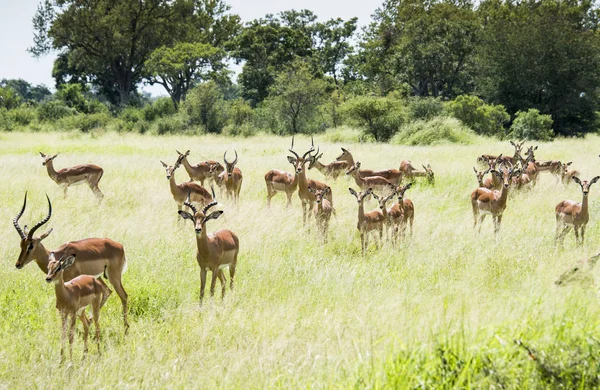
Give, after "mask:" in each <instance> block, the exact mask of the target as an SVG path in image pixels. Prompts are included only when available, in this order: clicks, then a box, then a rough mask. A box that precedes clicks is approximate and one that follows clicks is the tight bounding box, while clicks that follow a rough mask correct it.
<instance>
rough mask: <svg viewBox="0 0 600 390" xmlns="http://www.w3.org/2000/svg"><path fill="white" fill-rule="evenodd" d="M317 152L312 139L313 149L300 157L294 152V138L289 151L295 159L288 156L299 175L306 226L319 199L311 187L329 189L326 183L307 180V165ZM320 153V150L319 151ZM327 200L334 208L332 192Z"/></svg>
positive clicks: (327, 196) (303, 220) (303, 221)
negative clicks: (313, 153) (311, 190)
mask: <svg viewBox="0 0 600 390" xmlns="http://www.w3.org/2000/svg"><path fill="white" fill-rule="evenodd" d="M314 150H315V145H314V142H313V141H312V138H311V147H310V149H309V150H308V151H307V152H306V153H304V154H303V155H302V157H300V156H299V155H298V153H296V152H294V137H293V136H292V147H291V148H290V149H289V151H290V153H292V154H293V155H294V156H295V157H292V156H288V161H289V162H290V164H292V165H293V166H294V169H295V171H296V173H297V174H298V197H299V198H300V202H301V203H302V224H303V225H305V224H306V220H307V217H308V218H309V219H310V214H311V213H310V211H311V210H312V209H313V208H314V207H315V202H316V201H317V197H316V196H315V195H314V194H313V193H312V192H310V191H309V190H308V189H309V187H310V188H312V189H314V190H324V189H325V188H326V187H329V186H328V185H327V184H325V183H321V182H319V181H316V180H311V179H307V178H306V168H305V166H306V163H307V162H310V160H311V159H312V156H311V153H312V152H313V151H314ZM317 153H318V149H317ZM325 198H326V199H327V200H328V201H329V203H331V205H332V207H333V196H332V194H331V191H329V192H328V193H327V195H326V196H325Z"/></svg>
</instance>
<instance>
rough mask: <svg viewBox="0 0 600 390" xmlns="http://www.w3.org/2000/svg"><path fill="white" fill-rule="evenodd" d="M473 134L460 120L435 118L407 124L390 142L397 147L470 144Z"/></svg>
mask: <svg viewBox="0 0 600 390" xmlns="http://www.w3.org/2000/svg"><path fill="white" fill-rule="evenodd" d="M473 138H474V134H473V132H472V131H471V130H470V129H469V128H467V127H466V126H465V125H463V124H462V123H461V122H460V121H459V120H458V119H456V118H450V117H439V116H438V117H435V118H431V119H429V120H416V121H414V122H410V123H406V124H405V125H403V126H402V127H401V128H400V131H398V132H397V133H396V135H394V138H392V140H391V141H390V142H391V143H392V144H396V145H413V146H416V145H441V144H470V143H472V142H473Z"/></svg>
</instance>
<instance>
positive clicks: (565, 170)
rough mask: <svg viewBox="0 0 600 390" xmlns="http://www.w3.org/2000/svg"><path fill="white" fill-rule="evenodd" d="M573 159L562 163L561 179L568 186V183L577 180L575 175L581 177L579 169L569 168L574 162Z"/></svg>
mask: <svg viewBox="0 0 600 390" xmlns="http://www.w3.org/2000/svg"><path fill="white" fill-rule="evenodd" d="M572 163H573V162H572V161H569V162H568V163H565V164H563V163H560V181H561V182H562V184H563V186H565V187H566V186H567V185H568V184H570V183H571V182H573V181H575V180H573V178H574V177H577V178H579V171H578V170H576V169H569V166H570V165H571V164H572Z"/></svg>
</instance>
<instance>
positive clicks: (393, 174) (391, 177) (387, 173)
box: [336, 148, 403, 185]
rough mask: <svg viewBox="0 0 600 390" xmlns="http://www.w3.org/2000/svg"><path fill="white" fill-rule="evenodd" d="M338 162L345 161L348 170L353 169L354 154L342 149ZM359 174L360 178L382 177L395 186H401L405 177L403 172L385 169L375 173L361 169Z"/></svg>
mask: <svg viewBox="0 0 600 390" xmlns="http://www.w3.org/2000/svg"><path fill="white" fill-rule="evenodd" d="M336 160H337V161H345V162H346V163H348V168H352V166H354V164H355V161H354V157H353V156H352V153H350V152H349V151H348V150H347V149H344V148H342V154H340V155H339V156H338V157H337V158H336ZM346 173H347V172H346ZM358 174H359V175H360V177H372V176H381V177H383V178H384V179H386V180H387V181H389V182H390V183H392V184H394V185H399V184H400V182H401V181H402V175H403V174H402V172H400V171H399V170H398V169H383V170H380V171H374V170H372V169H359V170H358Z"/></svg>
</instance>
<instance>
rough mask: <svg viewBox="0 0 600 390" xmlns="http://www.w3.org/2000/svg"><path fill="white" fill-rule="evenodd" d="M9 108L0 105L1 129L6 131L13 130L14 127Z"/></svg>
mask: <svg viewBox="0 0 600 390" xmlns="http://www.w3.org/2000/svg"><path fill="white" fill-rule="evenodd" d="M8 112H9V111H8V110H7V109H6V108H5V107H0V129H1V130H5V131H11V130H12V129H13V128H14V126H15V125H14V123H13V121H12V118H11V117H10V115H9V114H8Z"/></svg>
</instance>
